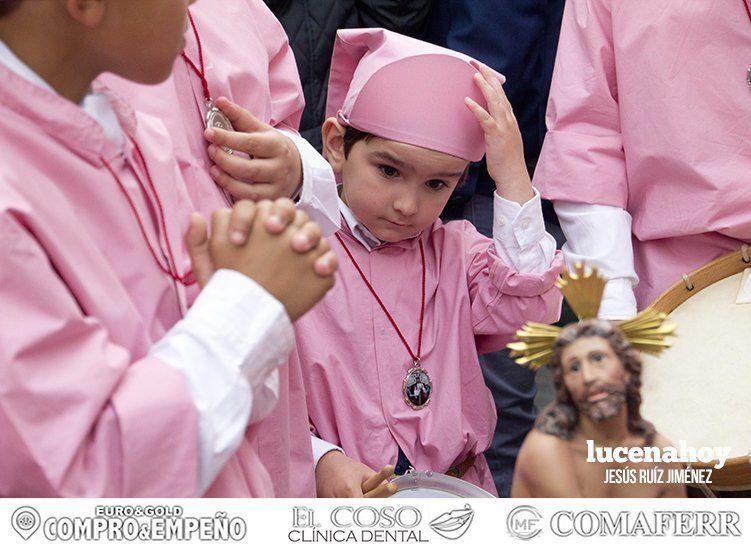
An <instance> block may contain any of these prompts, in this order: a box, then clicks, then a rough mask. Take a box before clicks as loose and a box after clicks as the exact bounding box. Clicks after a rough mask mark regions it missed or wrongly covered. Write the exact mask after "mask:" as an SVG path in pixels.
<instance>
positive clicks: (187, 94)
mask: <svg viewBox="0 0 751 544" xmlns="http://www.w3.org/2000/svg"><path fill="white" fill-rule="evenodd" d="M190 11H191V13H192V15H193V19H194V21H195V23H196V26H197V28H198V32H199V36H200V38H201V43H202V45H203V54H204V61H205V66H206V78H207V80H208V82H209V89H210V91H211V94H212V97H213V98H214V99H216V98H218V97H220V96H225V97H227V98H229V99H231V100H233V101H234V102H237V103H238V104H240V105H241V106H243V107H244V108H246V109H248V110H249V111H250V112H251V113H252V114H253V115H255V116H256V117H257V118H259V119H261V120H262V121H264V122H266V123H268V124H270V125H272V126H276V127H278V128H287V129H290V130H293V131H296V130H297V128H298V126H299V123H300V117H301V115H302V110H303V107H304V99H303V95H302V88H301V86H300V78H299V75H298V73H297V66H296V64H295V59H294V56H293V54H292V50H291V49H290V47H289V44H288V41H287V36H286V34H285V33H284V29H283V28H282V26H281V24H280V23H279V22H278V21H277V20H276V18H275V17H274V16H273V14H272V13H271V12H270V11H269V9H268V8H267V7H266V6H265V4H264V3H263V2H262V1H261V0H222V1H221V5H218V3H216V2H214V1H207V0H204V1H202V2H197V3H196V4H194V5H192V6H191V8H190ZM185 37H186V46H185V53H186V54H187V55H188V58H190V59H191V60H192V61H193V63H194V64H195V65H196V66H198V67H200V64H199V62H198V44H197V42H196V40H195V38H194V35H193V31H192V29H191V28H190V27H189V28H188V31H187V33H186V35H185ZM103 79H104V81H106V83H107V85H109V86H112V87H114V88H115V90H116V91H117V92H118V94H120V95H122V96H124V97H125V98H126V99H127V101H128V102H129V103H131V104H132V105H133V106H134V107H136V108H137V109H138V110H139V111H145V112H147V113H150V114H152V115H154V116H156V117H159V118H160V119H161V120H162V121H163V122H164V123H165V124H166V125H167V127H168V129H169V132H170V134H171V135H172V136H173V140H174V141H175V142H176V150H175V153H176V156H177V159H178V161H179V163H180V168H181V170H182V173H183V176H184V177H185V183H186V184H187V186H188V189H189V193H190V196H191V199H192V200H193V202H194V204H195V206H196V208H197V209H198V210H199V211H201V212H202V213H203V214H204V215H205V216H206V217H210V215H211V212H212V211H213V210H215V209H217V208H220V207H226V206H227V205H228V202H229V201H228V200H227V199H226V197H225V196H224V194H223V192H222V191H221V190H220V189H219V188H218V187H217V186H216V185H215V184H214V182H213V180H212V179H211V177H210V176H209V168H210V167H211V164H212V163H211V160H210V159H209V157H208V154H207V151H206V149H207V146H208V143H207V142H206V140H205V139H204V137H203V127H204V120H203V119H204V114H205V112H206V105H205V103H204V97H203V90H202V87H201V80H200V78H199V77H198V76H197V75H196V74H195V72H193V70H191V69H190V67H189V66H188V64H187V63H186V62H185V61H184V60H183V59H182V58H178V59H177V61H176V62H175V68H174V70H173V74H172V76H171V77H170V78H169V79H168V80H167V81H166V82H165V83H163V84H161V85H157V86H142V85H133V84H132V83H130V82H124V81H123V80H122V79H119V78H115V77H113V76H106V77H105V78H103ZM162 147H163V146H162ZM279 370H280V375H279V378H280V379H279V388H280V391H279V401H278V403H277V405H276V407H275V408H274V410H273V411H272V412H271V413H270V414H269V415H268V416H267V417H266V418H264V419H263V420H262V421H261V422H259V423H257V424H254V425H253V426H252V427H253V428H252V429H251V433H252V435H253V439H252V441H251V443H252V447H253V448H255V449H256V450H257V452H258V454H259V455H260V457H261V459H262V460H263V463H264V465H265V466H266V468H267V470H268V472H269V474H270V475H271V479H272V481H273V485H274V495H275V496H277V497H313V496H315V479H314V467H313V455H312V449H311V445H310V439H309V433H308V421H307V414H306V410H305V397H304V392H303V385H302V376H301V373H300V368H299V366H298V365H297V363H296V362H295V361H293V362H291V363H290V364H288V365H284V366H283V367H281V368H280V369H279ZM210 492H211V493H212V494H216V495H218V496H221V495H222V494H225V493H229V490H227V491H224V490H223V488H222V487H221V486H214V487H213V488H212V489H211V491H210Z"/></svg>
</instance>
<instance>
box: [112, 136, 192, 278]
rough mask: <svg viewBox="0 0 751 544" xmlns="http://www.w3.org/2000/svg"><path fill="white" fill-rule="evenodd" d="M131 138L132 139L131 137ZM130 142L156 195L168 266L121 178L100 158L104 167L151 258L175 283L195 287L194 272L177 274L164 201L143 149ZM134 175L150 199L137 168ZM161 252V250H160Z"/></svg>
mask: <svg viewBox="0 0 751 544" xmlns="http://www.w3.org/2000/svg"><path fill="white" fill-rule="evenodd" d="M129 138H130V137H129ZM130 141H131V142H132V143H133V148H134V149H135V151H136V154H137V155H138V159H139V160H140V161H141V164H143V168H144V171H145V172H146V181H147V183H148V186H149V189H151V194H152V195H154V201H155V204H156V205H155V206H154V209H155V211H156V215H157V219H158V222H159V225H158V229H159V230H160V231H161V232H162V234H163V235H164V241H165V244H166V245H167V252H166V254H164V258H165V259H166V260H167V264H166V265H165V264H164V262H163V261H162V259H160V258H159V256H158V255H157V250H156V249H154V247H153V246H152V244H151V242H150V241H149V237H148V236H146V227H145V226H144V224H143V221H141V216H140V215H139V214H138V211H137V209H136V205H135V203H134V202H133V199H132V198H131V197H130V195H129V194H128V191H127V190H126V189H125V186H124V185H123V183H122V181H120V177H119V176H118V175H117V173H116V172H115V170H114V168H112V166H111V165H110V163H109V162H107V161H106V160H105V159H104V157H100V159H101V161H102V163H103V164H104V167H105V168H106V169H107V171H109V173H110V174H111V175H112V178H113V179H114V180H115V182H116V183H117V186H118V187H119V188H120V191H122V193H123V195H124V196H125V199H126V200H127V201H128V205H129V206H130V209H131V211H132V212H133V215H134V216H135V218H136V221H137V222H138V228H139V230H140V231H141V236H142V237H143V240H144V242H146V246H147V247H148V248H149V252H150V253H151V256H152V257H153V259H154V262H155V263H156V265H157V266H158V267H159V268H160V270H162V272H164V273H165V274H167V275H168V276H169V277H171V278H172V279H173V280H175V281H179V282H180V283H182V284H183V285H193V284H194V283H195V282H196V280H195V278H193V277H192V276H191V274H192V271H191V270H189V271H188V272H187V273H185V274H183V275H180V274H178V273H177V265H176V264H175V258H174V254H173V252H172V246H171V244H170V241H169V236H168V234H167V224H166V221H165V219H164V207H163V206H162V201H161V200H160V198H159V194H158V193H157V192H156V189H155V188H154V181H153V180H152V178H151V173H150V172H149V165H148V164H146V161H145V160H144V158H143V153H141V148H140V147H138V144H137V143H136V141H135V140H134V139H133V138H130ZM132 170H133V173H134V174H135V176H136V180H137V181H138V185H139V186H140V187H141V190H142V191H143V192H144V194H145V195H146V197H147V198H148V195H149V192H148V191H147V190H146V187H144V184H143V182H142V181H141V178H140V176H139V175H138V172H136V169H135V168H132ZM159 251H161V250H159Z"/></svg>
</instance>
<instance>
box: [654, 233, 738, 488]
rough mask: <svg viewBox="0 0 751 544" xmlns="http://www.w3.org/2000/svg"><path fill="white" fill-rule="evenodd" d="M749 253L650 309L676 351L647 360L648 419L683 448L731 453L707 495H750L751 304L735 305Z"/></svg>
mask: <svg viewBox="0 0 751 544" xmlns="http://www.w3.org/2000/svg"><path fill="white" fill-rule="evenodd" d="M749 267H751V251H748V249H747V248H746V247H745V246H744V248H743V249H742V250H740V251H737V252H734V253H731V254H728V255H725V256H724V257H721V258H719V259H717V260H715V261H712V262H711V263H709V264H707V265H705V266H703V267H701V268H699V269H698V270H696V271H694V272H692V273H691V274H688V275H686V276H684V277H683V280H682V281H680V282H678V283H676V284H675V285H673V286H672V287H671V288H670V289H668V290H667V291H666V292H665V293H663V294H662V295H661V296H660V297H659V298H658V299H657V300H656V301H655V302H654V303H653V304H652V307H653V308H655V309H657V310H659V311H661V312H665V313H667V314H669V320H670V322H671V323H675V324H677V325H678V329H677V331H676V334H677V337H676V338H675V339H674V341H673V347H672V348H670V349H668V350H666V351H665V352H664V353H662V354H661V355H660V356H659V357H652V356H648V355H647V354H643V355H642V360H643V362H644V364H643V370H642V388H641V393H642V409H641V413H642V416H643V417H644V419H646V420H648V421H651V422H652V423H653V424H654V425H655V427H656V428H657V431H658V432H659V433H660V434H662V435H663V436H665V437H666V438H667V439H668V440H670V441H671V442H672V443H673V445H674V446H676V447H678V446H679V442H680V441H681V440H683V441H685V442H686V445H688V446H693V447H694V448H701V447H730V448H731V452H730V456H729V458H728V460H727V461H726V463H725V466H724V467H723V468H721V469H714V465H715V464H716V463H715V462H710V463H700V462H698V463H693V464H692V467H693V468H702V469H709V468H712V469H713V470H712V477H711V479H712V484H710V485H709V487H710V488H712V489H714V490H719V491H738V490H749V489H751V464H750V462H751V457H749V449H751V349H749V348H751V343H749V337H751V303H745V304H744V303H737V302H736V299H737V297H738V293H739V288H740V286H741V280H742V277H743V275H744V270H746V269H748V268H749ZM749 280H750V281H751V278H749Z"/></svg>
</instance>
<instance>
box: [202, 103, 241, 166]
mask: <svg viewBox="0 0 751 544" xmlns="http://www.w3.org/2000/svg"><path fill="white" fill-rule="evenodd" d="M206 128H221V129H223V130H227V131H230V132H234V131H235V127H233V126H232V121H230V120H229V118H228V117H227V116H226V115H224V113H222V110H220V109H219V108H217V107H216V106H215V105H214V104H212V103H209V104H208V111H207V112H206ZM222 149H223V150H224V151H225V152H226V153H227V154H228V155H232V153H234V151H233V150H232V149H230V148H229V147H222Z"/></svg>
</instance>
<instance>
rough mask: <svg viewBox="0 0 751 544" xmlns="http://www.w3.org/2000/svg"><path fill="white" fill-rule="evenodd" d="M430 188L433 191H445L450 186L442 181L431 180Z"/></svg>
mask: <svg viewBox="0 0 751 544" xmlns="http://www.w3.org/2000/svg"><path fill="white" fill-rule="evenodd" d="M428 187H430V188H431V189H443V188H444V187H448V185H447V184H446V182H444V181H442V180H440V179H431V180H430V181H429V182H428Z"/></svg>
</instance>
